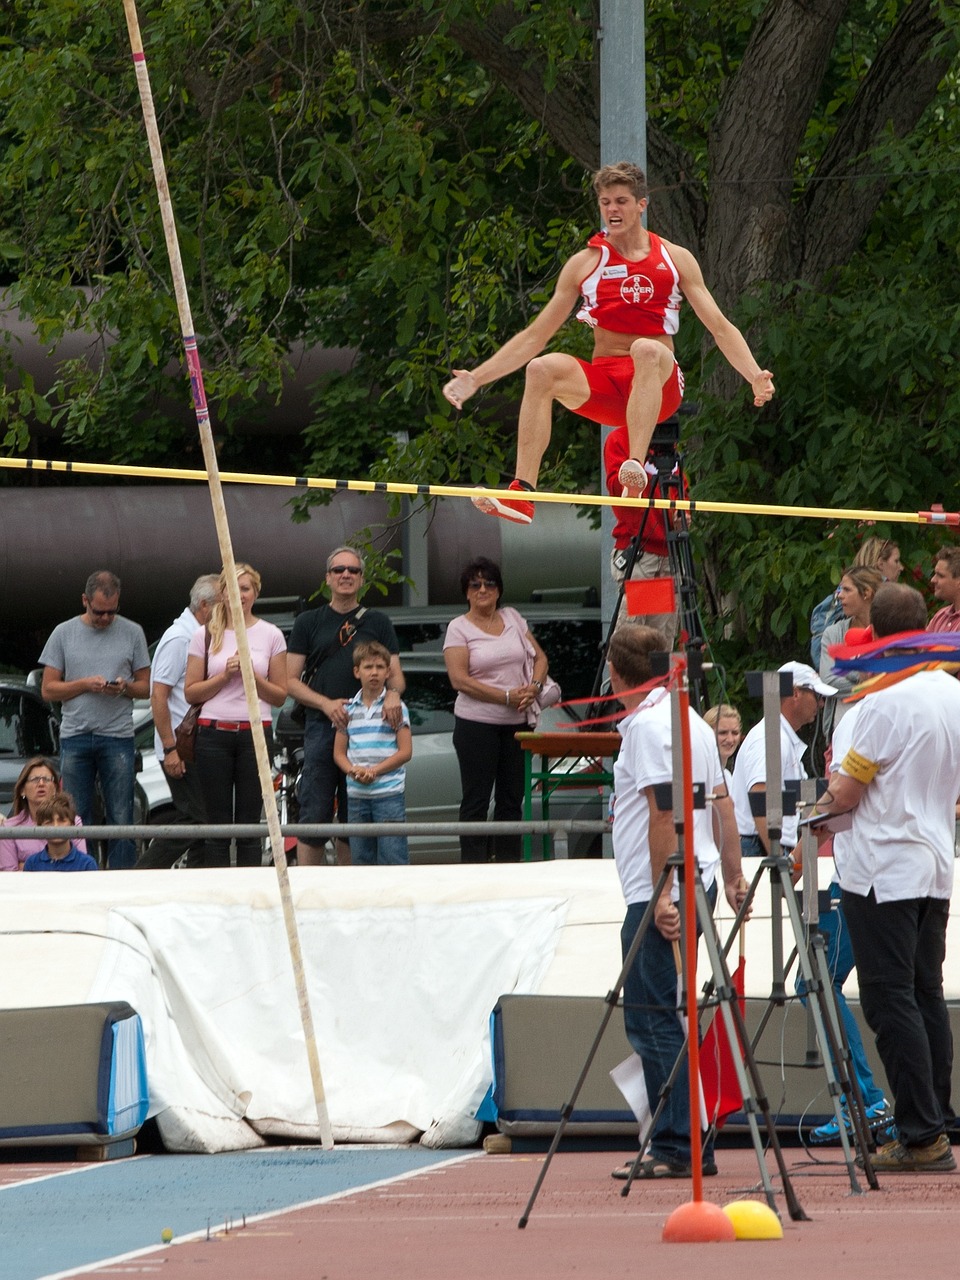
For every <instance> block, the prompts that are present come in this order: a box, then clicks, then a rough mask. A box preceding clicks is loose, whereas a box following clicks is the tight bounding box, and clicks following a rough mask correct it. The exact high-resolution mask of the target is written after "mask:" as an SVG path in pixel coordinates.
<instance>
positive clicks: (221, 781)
mask: <svg viewBox="0 0 960 1280" xmlns="http://www.w3.org/2000/svg"><path fill="white" fill-rule="evenodd" d="M236 568H237V586H238V588H239V590H240V605H241V608H242V610H243V615H242V617H241V619H240V624H241V625H242V626H243V627H244V628H245V629H246V633H247V644H248V645H249V646H250V658H251V661H252V663H253V674H254V676H255V678H256V682H257V693H258V694H259V698H260V718H261V720H262V722H263V729H264V733H265V734H266V736H267V752H268V754H269V755H271V756H272V755H273V741H272V739H273V732H272V726H273V722H272V717H271V711H270V708H271V707H282V706H283V703H284V701H285V699H286V696H287V644H286V641H285V640H284V638H283V632H282V631H281V630H280V628H279V627H275V626H274V625H273V623H272V622H266V621H264V619H263V618H257V617H255V616H254V612H253V606H254V605H255V604H256V601H257V596H259V594H260V575H259V573H257V571H256V569H253V568H251V566H250V565H248V564H243V563H238V564H237V566H236ZM226 586H227V583H226V577H225V575H224V574H222V573H221V575H220V598H219V600H218V601H217V603H216V604H215V605H214V606H213V613H212V614H211V617H210V621H209V623H208V624H207V626H206V627H198V628H197V630H196V632H195V633H194V636H193V639H192V640H191V641H190V646H189V648H188V650H187V673H186V676H185V678H184V685H183V693H184V697H185V698H186V700H187V702H189V703H191V704H194V703H200V704H201V709H200V718H199V720H198V722H197V723H198V728H197V746H196V752H197V755H196V766H197V777H198V778H199V780H200V789H201V791H202V792H203V799H204V805H205V807H206V811H207V821H208V822H211V823H221V822H259V821H260V815H261V812H262V801H261V797H260V777H259V774H258V773H257V758H256V753H255V751H254V746H253V732H252V729H251V724H250V712H249V710H248V708H247V699H246V695H245V693H244V689H243V677H242V676H241V674H240V655H239V654H238V653H237V632H236V625H237V624H236V622H235V620H234V619H233V618H232V617H231V615H230V606H229V604H228V603H227V600H226ZM201 857H202V859H203V861H202V863H201V864H200V865H202V866H206V867H228V866H229V865H230V841H229V840H208V841H207V843H206V845H205V847H204V851H203V853H202V855H201ZM262 858H263V854H262V850H261V847H260V841H259V840H258V839H256V838H253V839H244V840H237V866H238V867H259V866H260V864H261V861H262Z"/></svg>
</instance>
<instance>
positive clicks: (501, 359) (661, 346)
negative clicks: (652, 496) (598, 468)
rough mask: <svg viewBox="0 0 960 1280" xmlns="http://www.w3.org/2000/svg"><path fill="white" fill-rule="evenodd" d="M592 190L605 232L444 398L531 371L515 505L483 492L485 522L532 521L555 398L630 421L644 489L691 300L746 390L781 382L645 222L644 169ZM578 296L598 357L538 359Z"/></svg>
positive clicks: (634, 462)
mask: <svg viewBox="0 0 960 1280" xmlns="http://www.w3.org/2000/svg"><path fill="white" fill-rule="evenodd" d="M593 189H594V192H595V193H596V196H597V200H598V202H599V205H600V214H601V217H602V218H603V221H604V223H605V224H606V230H605V231H601V232H598V233H597V234H596V235H594V236H592V237H591V239H590V241H589V242H588V244H587V247H586V248H585V249H581V250H580V251H579V252H578V253H575V254H574V255H573V257H571V258H569V259H568V260H567V262H566V264H565V265H564V267H563V270H562V271H561V272H560V275H559V277H558V279H557V283H556V286H555V288H554V291H553V296H552V297H551V298H550V301H549V302H548V303H547V305H546V306H545V307H544V308H543V310H542V311H540V312H539V313H538V314H537V316H536V317H535V318H534V319H533V321H532V322H531V323H530V324H529V325H527V327H526V328H525V329H523V330H521V332H520V333H517V334H515V335H514V336H513V337H512V338H510V339H509V341H507V342H505V343H504V344H503V346H502V347H500V348H499V349H498V350H497V351H495V352H494V353H493V355H492V356H491V357H490V358H489V360H484V361H483V363H482V364H479V365H477V367H476V368H475V369H455V370H454V376H453V378H452V379H451V381H450V382H448V383H447V384H446V386H445V387H444V389H443V394H444V395H445V396H446V398H447V399H448V400H449V401H450V403H451V404H452V405H454V406H455V407H456V408H457V409H460V408H462V407H463V405H464V403H465V402H466V401H467V400H468V399H469V398H470V396H472V395H473V394H474V392H475V391H477V390H479V388H480V387H483V386H486V385H487V384H488V383H491V382H495V381H496V380H497V379H498V378H502V377H503V376H504V375H505V374H508V373H513V372H514V371H515V370H517V369H520V368H522V367H523V366H524V365H526V384H525V386H524V392H523V399H522V400H521V402H520V418H519V423H518V430H517V469H516V478H515V479H514V480H513V482H512V483H511V484H510V486H509V488H510V489H511V490H513V491H514V492H516V493H517V495H518V496H517V497H516V498H500V497H497V496H495V495H494V494H488V493H480V494H478V495H477V496H476V497H475V498H474V499H473V503H474V506H476V507H478V508H479V509H480V510H481V511H484V512H486V513H487V514H488V515H494V516H501V517H503V519H505V520H512V521H514V522H515V523H517V524H530V522H531V521H532V520H533V511H534V504H533V503H532V502H530V501H529V500H528V499H526V498H525V497H524V496H523V495H524V493H525V492H529V491H531V490H533V489H535V488H536V485H537V477H538V475H539V473H540V462H541V459H542V458H543V455H544V453H545V452H546V448H547V445H548V444H549V443H550V429H551V417H552V413H553V402H554V401H555V400H556V401H559V402H560V404H562V405H564V406H565V407H566V408H567V409H570V410H572V412H573V413H578V414H580V415H581V416H582V417H584V418H590V419H592V420H593V421H594V422H601V423H603V424H604V425H605V426H610V427H619V426H626V428H627V430H628V432H629V435H630V457H629V458H627V459H626V461H625V462H624V463H623V465H622V466H621V468H620V483H621V485H622V486H623V488H624V492H625V495H626V496H627V497H631V498H633V497H637V496H638V495H639V494H640V493H642V492H643V489H644V486H645V485H646V483H647V475H646V472H645V471H644V462H645V461H646V457H647V450H648V449H649V447H650V441H651V440H652V438H653V432H654V428H655V427H656V425H657V423H658V422H663V421H664V419H666V418H669V417H670V416H671V414H674V413H676V411H677V409H678V408H679V406H680V401H681V400H682V398H683V372H682V371H681V369H680V366H679V365H678V364H677V361H676V359H675V357H674V354H673V335H674V334H675V333H676V332H677V328H678V324H679V318H680V303H681V300H682V298H686V299H687V301H688V302H689V303H690V305H691V306H692V307H693V309H694V311H695V312H696V314H697V315H698V316H699V317H700V319H701V320H702V321H703V323H704V325H705V326H706V327H707V329H709V331H710V333H711V334H712V335H713V338H714V341H715V342H716V344H717V346H718V347H719V348H720V351H721V352H722V353H723V355H724V356H725V358H726V359H727V361H728V362H729V363H730V364H731V365H732V366H733V368H734V369H736V371H737V372H738V373H739V374H741V375H742V376H743V377H744V378H745V379H746V380H747V382H749V384H750V388H751V390H752V391H753V403H754V404H755V405H757V406H758V407H759V406H760V405H764V404H766V403H767V401H768V400H769V399H770V398H771V396H772V395H773V390H774V388H773V375H772V374H771V373H770V371H769V370H767V369H761V368H760V366H759V365H758V364H757V362H756V360H755V359H754V356H753V352H752V351H751V350H750V347H749V346H748V344H747V341H746V339H745V338H744V336H743V334H742V333H741V332H740V330H739V329H738V328H737V327H736V325H734V324H732V323H731V322H730V321H729V320H728V319H727V317H726V316H725V315H724V314H723V312H722V311H721V310H720V308H719V307H718V306H717V304H716V302H715V300H714V298H713V295H712V294H711V293H710V291H709V289H708V288H707V286H706V285H705V284H704V280H703V273H702V272H701V270H700V265H699V263H698V262H697V260H696V258H695V257H694V256H693V254H692V253H691V252H690V251H689V249H684V248H683V247H682V246H680V245H676V244H669V243H668V242H667V241H666V240H662V239H661V238H660V237H659V236H657V235H655V234H654V233H653V232H652V231H648V230H647V229H646V227H644V225H643V221H642V219H643V214H644V211H645V209H646V207H647V184H646V178H645V177H644V174H643V170H642V169H638V168H637V167H636V165H632V164H628V163H626V162H622V163H620V164H614V165H606V166H605V167H604V168H602V169H600V170H598V172H597V173H596V174H595V175H594V179H593ZM578 298H580V300H581V302H580V308H579V310H578V311H577V319H578V320H582V321H583V322H584V323H585V324H588V325H590V326H591V328H592V329H593V359H592V360H589V361H588V360H581V359H579V358H578V357H577V356H571V355H566V354H564V353H562V352H550V353H549V354H547V355H543V356H542V355H541V354H540V352H541V351H543V349H544V347H545V346H546V345H547V343H548V342H549V341H550V339H551V338H552V337H553V336H554V334H555V333H556V332H557V330H558V329H559V328H560V326H561V325H562V324H563V323H564V321H565V320H566V319H567V317H568V316H569V315H570V312H571V311H572V310H573V308H574V306H575V305H576V303H577V299H578Z"/></svg>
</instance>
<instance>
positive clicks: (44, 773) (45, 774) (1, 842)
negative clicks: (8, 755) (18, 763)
mask: <svg viewBox="0 0 960 1280" xmlns="http://www.w3.org/2000/svg"><path fill="white" fill-rule="evenodd" d="M62 790H63V783H62V782H61V781H60V771H59V770H58V769H57V766H56V765H55V764H54V763H53V761H52V760H48V759H47V757H46V756H34V757H33V759H32V760H28V761H27V763H26V764H25V765H24V766H23V768H22V769H21V770H20V777H19V778H17V785H16V786H15V787H14V788H13V804H12V805H11V806H10V817H9V818H7V820H6V821H5V822H4V823H3V825H2V830H0V871H22V870H23V864H24V863H25V862H26V860H27V858H29V857H30V855H31V853H39V852H40V850H41V849H45V848H46V845H47V842H46V840H18V839H17V837H16V835H14V834H13V832H12V830H11V828H16V827H35V826H36V825H37V810H38V809H39V808H40V805H41V804H42V803H43V801H44V800H49V799H50V798H51V797H52V796H54V795H56V793H57V792H58V791H62ZM76 822H77V826H78V827H79V826H81V825H82V824H81V822H80V819H79V817H78V818H77V820H76ZM74 844H75V846H76V848H78V849H79V850H80V852H81V853H86V852H87V842H86V840H76V841H74Z"/></svg>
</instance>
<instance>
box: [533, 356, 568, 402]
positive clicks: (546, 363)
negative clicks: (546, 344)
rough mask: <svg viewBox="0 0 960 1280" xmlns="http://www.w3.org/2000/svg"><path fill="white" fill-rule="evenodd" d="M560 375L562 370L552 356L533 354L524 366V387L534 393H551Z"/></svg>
mask: <svg viewBox="0 0 960 1280" xmlns="http://www.w3.org/2000/svg"><path fill="white" fill-rule="evenodd" d="M562 376H563V370H562V368H561V367H559V366H558V363H557V361H556V360H555V359H554V358H553V356H551V355H546V356H534V358H533V359H532V360H531V361H530V362H529V364H528V365H527V368H526V374H525V387H526V389H527V390H529V391H531V392H533V393H534V394H535V395H552V394H553V393H554V392H555V391H556V389H557V387H558V386H559V384H560V381H561V378H562Z"/></svg>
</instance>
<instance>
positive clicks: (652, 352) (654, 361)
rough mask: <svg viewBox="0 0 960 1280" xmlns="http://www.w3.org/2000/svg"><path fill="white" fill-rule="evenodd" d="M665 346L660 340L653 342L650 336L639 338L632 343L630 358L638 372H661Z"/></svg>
mask: <svg viewBox="0 0 960 1280" xmlns="http://www.w3.org/2000/svg"><path fill="white" fill-rule="evenodd" d="M663 356H664V348H663V347H662V346H661V345H660V343H659V342H651V341H650V339H649V338H637V339H636V341H635V342H632V343H631V344H630V358H631V360H632V361H633V363H634V367H635V368H636V370H637V372H638V373H639V372H641V371H646V372H656V373H657V374H659V373H660V369H661V364H662V362H663Z"/></svg>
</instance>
